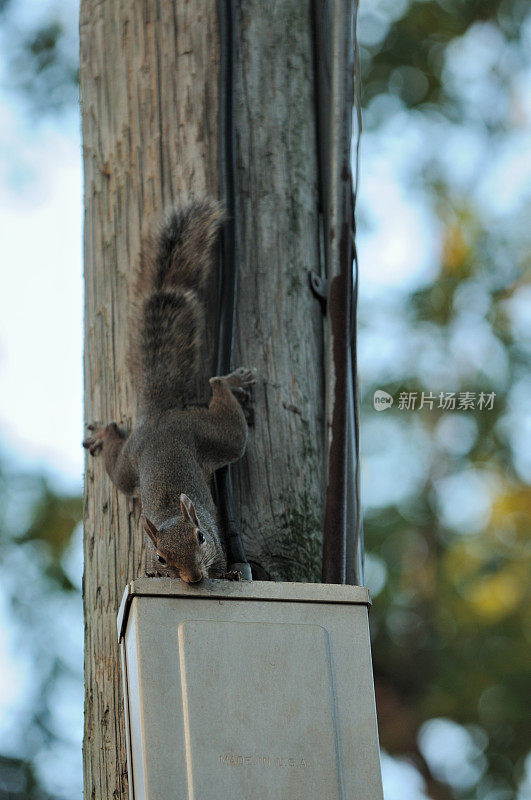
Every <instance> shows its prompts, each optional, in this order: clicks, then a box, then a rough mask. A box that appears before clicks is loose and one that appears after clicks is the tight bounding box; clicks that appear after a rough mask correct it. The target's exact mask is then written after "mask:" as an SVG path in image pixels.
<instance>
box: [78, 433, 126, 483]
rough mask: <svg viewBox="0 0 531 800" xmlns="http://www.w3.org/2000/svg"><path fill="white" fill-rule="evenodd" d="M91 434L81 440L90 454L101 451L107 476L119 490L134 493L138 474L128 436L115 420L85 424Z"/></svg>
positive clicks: (93, 454)
mask: <svg viewBox="0 0 531 800" xmlns="http://www.w3.org/2000/svg"><path fill="white" fill-rule="evenodd" d="M87 429H88V430H89V431H90V432H91V434H92V435H91V436H89V437H87V438H86V439H85V441H84V442H83V447H84V448H85V449H87V450H88V451H89V453H90V455H91V456H97V455H98V453H100V452H103V461H104V463H105V469H106V470H107V474H108V475H109V478H110V479H111V480H112V482H113V483H114V485H115V486H116V487H117V488H118V489H120V491H121V492H123V493H124V494H128V495H135V494H136V492H137V489H138V475H137V472H136V470H135V468H134V467H133V464H132V462H131V458H130V454H129V446H130V441H131V440H130V437H129V436H128V435H127V434H126V433H123V432H122V431H121V430H120V429H119V428H118V425H117V424H116V423H115V422H111V423H110V424H109V425H98V424H96V423H94V424H91V425H87Z"/></svg>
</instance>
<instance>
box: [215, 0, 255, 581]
mask: <svg viewBox="0 0 531 800" xmlns="http://www.w3.org/2000/svg"><path fill="white" fill-rule="evenodd" d="M218 11H219V32H220V84H219V89H220V91H219V95H220V103H219V156H218V161H219V184H220V194H221V197H222V199H223V201H224V203H225V208H226V209H227V219H226V220H225V223H224V225H223V227H222V230H221V248H220V286H219V328H218V352H217V374H218V375H225V374H227V373H228V372H230V371H231V369H232V355H233V349H234V326H235V320H236V299H237V292H238V230H237V213H236V197H237V191H236V132H235V128H234V83H235V78H234V73H235V65H236V37H235V24H236V23H235V3H234V0H219V5H218ZM214 479H215V487H216V500H217V505H218V509H219V513H220V517H221V522H222V525H223V528H224V530H225V535H226V544H227V556H228V559H227V560H228V567H229V571H233V572H239V573H240V576H241V578H242V579H244V580H252V575H251V567H250V566H249V563H248V561H247V558H246V555H245V549H244V546H243V541H242V534H241V529H240V525H239V521H238V515H237V512H236V505H235V502H234V494H233V486H232V475H231V468H230V465H229V466H227V467H222V469H219V470H217V471H216V473H215V476H214Z"/></svg>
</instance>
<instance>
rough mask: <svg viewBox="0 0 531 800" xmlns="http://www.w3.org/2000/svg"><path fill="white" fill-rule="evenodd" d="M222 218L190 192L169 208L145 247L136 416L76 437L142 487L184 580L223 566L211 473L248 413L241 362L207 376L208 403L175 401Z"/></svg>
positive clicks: (197, 328) (166, 559)
mask: <svg viewBox="0 0 531 800" xmlns="http://www.w3.org/2000/svg"><path fill="white" fill-rule="evenodd" d="M222 219H223V209H222V207H221V206H220V204H219V203H218V202H217V201H215V200H211V199H205V200H201V201H194V202H191V203H189V204H187V205H186V206H182V207H180V208H177V209H175V210H174V211H173V212H172V214H171V215H170V216H169V217H168V218H167V220H166V222H165V223H164V225H163V226H162V228H161V229H160V231H159V233H158V234H157V235H155V236H153V237H151V239H150V240H149V241H148V243H147V246H146V247H144V249H143V252H142V256H141V265H140V270H139V274H138V279H137V284H136V292H135V303H134V309H133V314H132V317H131V319H132V335H131V342H130V354H129V367H130V370H131V376H132V382H133V385H134V387H135V390H136V393H137V400H138V406H139V408H138V411H139V423H138V425H137V427H136V428H135V429H134V430H133V432H132V433H131V435H129V436H128V435H127V434H125V433H124V432H122V431H120V430H119V429H118V427H117V425H116V424H115V423H110V424H109V425H99V424H97V423H94V424H92V425H89V426H88V427H89V430H90V431H91V435H89V437H88V438H87V439H86V440H85V441H84V442H83V445H84V447H86V448H87V449H88V450H89V452H90V453H91V455H93V456H94V455H97V454H98V453H99V452H100V451H101V452H103V457H104V463H105V468H106V470H107V472H108V474H109V476H110V478H111V480H112V481H113V483H114V484H115V485H116V486H117V487H118V488H119V489H120V490H121V491H123V492H124V493H125V494H129V495H138V496H140V500H141V503H142V511H143V522H144V527H145V529H146V532H147V533H148V535H149V537H150V539H151V541H152V543H153V546H154V547H155V550H156V553H157V557H158V558H159V561H160V559H162V561H161V562H160V566H158V574H169V575H171V576H175V577H176V576H181V577H182V578H183V579H184V580H186V581H188V582H190V583H194V582H196V581H197V580H201V578H203V577H207V576H211V577H214V576H217V577H221V576H222V575H224V573H225V572H226V568H227V563H226V554H225V548H224V545H223V542H222V537H221V535H220V531H219V525H218V521H217V515H216V508H215V506H214V503H213V500H212V496H211V492H210V479H211V475H212V472H213V471H214V470H215V469H218V468H219V467H221V466H223V465H225V464H229V463H231V462H233V461H236V460H237V459H239V458H240V457H241V456H242V455H243V453H244V451H245V446H246V442H247V423H246V421H245V416H244V414H243V411H242V409H241V406H240V404H239V402H238V400H237V399H236V396H235V395H237V396H238V398H239V399H248V397H249V389H250V387H251V385H252V383H253V382H254V380H253V377H252V374H251V373H250V371H249V370H245V369H239V370H236V371H235V372H233V373H231V374H230V375H226V376H221V377H216V378H211V379H210V384H211V387H212V394H213V397H212V399H211V401H210V405H209V407H208V408H199V407H190V408H186V409H183V398H184V397H185V395H186V393H187V392H188V391H189V389H190V388H191V387H192V386H193V384H194V380H195V378H196V376H197V373H198V369H199V348H200V345H201V341H202V336H203V331H204V313H203V307H202V304H201V299H200V295H199V293H200V290H201V288H202V287H203V286H204V284H205V281H206V278H207V277H208V274H209V271H210V269H211V268H212V246H213V244H214V242H215V240H216V236H217V233H218V230H219V226H220V224H221V221H222Z"/></svg>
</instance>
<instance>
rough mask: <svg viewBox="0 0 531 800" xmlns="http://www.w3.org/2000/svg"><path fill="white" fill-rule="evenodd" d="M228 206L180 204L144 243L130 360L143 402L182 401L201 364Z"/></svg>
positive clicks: (166, 404) (170, 404) (165, 404)
mask: <svg viewBox="0 0 531 800" xmlns="http://www.w3.org/2000/svg"><path fill="white" fill-rule="evenodd" d="M222 219H223V208H222V206H221V205H220V204H219V203H218V202H217V201H216V200H212V199H208V198H207V199H205V200H199V201H194V202H191V203H189V204H188V205H186V206H181V207H180V208H177V209H175V210H174V211H173V212H172V213H171V214H170V216H169V217H168V218H167V220H166V222H165V223H164V225H163V226H162V228H161V230H160V231H159V233H158V235H156V236H153V237H152V238H151V239H150V241H149V242H148V245H147V247H145V248H144V249H143V252H142V257H141V264H140V271H139V275H138V281H137V286H136V302H135V308H134V313H133V317H132V336H131V348H130V354H129V365H130V369H131V372H132V376H133V381H134V385H135V388H136V390H137V392H138V393H139V396H138V400H139V403H140V406H141V407H143V408H146V407H150V408H152V409H153V408H154V409H158V410H161V411H164V410H166V409H169V408H174V407H176V406H179V405H180V403H181V402H182V399H183V396H184V395H185V394H186V392H187V391H188V390H189V389H190V388H191V387H192V386H193V382H194V379H195V377H196V375H197V372H198V368H199V351H200V346H201V341H202V336H203V328H204V320H203V308H202V305H201V302H200V299H199V297H198V290H200V289H201V288H202V287H203V285H204V283H205V280H206V278H207V276H208V274H209V271H210V269H211V265H212V246H213V244H214V242H215V240H216V236H217V233H218V230H219V227H220V225H221V222H222Z"/></svg>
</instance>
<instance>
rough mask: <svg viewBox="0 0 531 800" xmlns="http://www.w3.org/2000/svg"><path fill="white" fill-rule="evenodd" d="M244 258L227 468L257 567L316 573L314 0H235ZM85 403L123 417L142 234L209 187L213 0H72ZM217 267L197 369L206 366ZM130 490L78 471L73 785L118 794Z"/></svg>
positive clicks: (320, 473)
mask: <svg viewBox="0 0 531 800" xmlns="http://www.w3.org/2000/svg"><path fill="white" fill-rule="evenodd" d="M237 17H238V19H237V22H238V29H239V32H238V34H237V36H238V51H239V60H238V68H237V87H236V98H237V99H236V126H237V147H238V152H237V156H238V181H239V196H238V213H239V215H240V227H239V235H240V248H241V260H240V263H241V273H240V279H239V300H238V323H237V330H236V352H235V359H234V361H235V365H236V366H238V365H240V364H241V365H247V366H253V367H255V368H256V370H257V375H258V383H257V386H256V391H255V425H254V428H253V429H252V431H251V435H250V444H249V448H248V453H247V455H246V457H245V459H244V460H243V461H242V462H241V463H240V464H238V465H236V467H235V469H234V481H235V488H236V500H237V503H238V507H239V509H240V516H241V520H242V526H243V531H244V538H245V542H246V546H247V549H248V554H249V556H250V558H251V559H252V560H253V561H254V563H255V565H258V569H257V571H256V576H257V577H260V576H262V577H268V578H272V579H277V580H278V579H284V580H319V574H320V562H321V543H322V540H321V525H322V514H323V503H324V467H323V440H324V434H323V413H324V410H323V402H324V399H323V395H324V391H323V380H322V354H323V344H322V316H321V310H320V305H319V303H318V302H317V300H316V299H315V298H314V297H313V295H312V294H311V292H310V290H309V287H308V278H307V272H308V270H310V269H316V270H317V271H319V234H318V213H317V204H318V197H317V157H316V145H315V116H314V94H313V64H312V31H311V13H310V3H309V0H275V1H274V2H271V3H261V2H259V0H242V1H241V2H240V3H239V4H238V15H237ZM80 26H81V27H80V30H81V103H82V126H83V158H84V177H85V253H84V258H85V286H86V296H85V418H86V421H87V422H91V421H95V420H96V421H101V422H109V421H112V420H116V421H117V422H118V423H119V424H121V425H123V426H125V427H127V428H130V427H131V426H132V425H133V424H134V421H135V394H134V391H133V387H132V386H131V384H130V381H129V377H128V374H127V371H126V352H127V329H128V316H129V303H130V298H131V296H132V288H133V282H134V277H135V272H136V268H137V266H138V260H139V252H140V245H141V241H142V238H143V237H144V236H146V235H147V234H148V233H149V232H150V231H151V230H152V229H153V226H154V225H156V224H157V222H158V220H159V219H160V217H161V214H162V213H163V211H164V210H165V209H167V208H168V207H170V206H171V205H173V204H175V203H176V202H178V200H179V198H185V197H188V196H190V194H195V195H196V196H201V195H204V194H212V195H214V196H218V166H217V160H218V152H217V143H218V130H217V123H218V78H219V74H218V72H219V41H218V17H217V2H216V0H193V2H191V1H190V0H82V3H81V20H80ZM216 288H217V286H216V278H215V276H214V277H213V279H212V281H211V284H210V285H209V287H208V291H207V295H208V309H209V312H208V317H207V318H208V320H209V323H208V325H207V329H208V330H207V341H206V343H205V348H204V352H203V356H202V361H203V365H204V369H203V370H202V373H203V378H204V379H203V381H202V382H201V383H200V384H199V385H198V387H197V397H198V399H203V398H204V397H205V396H206V394H207V390H208V384H207V379H208V377H209V376H210V375H211V374H212V370H213V364H214V347H215V339H216V332H217V320H216V314H215V312H214V308H215V302H216ZM138 519H139V508H138V504H137V503H136V502H133V501H132V500H130V499H127V498H125V497H124V496H122V495H119V494H118V492H117V491H116V490H115V489H114V487H113V486H112V484H111V482H110V480H109V479H108V477H107V476H106V474H105V472H104V468H103V463H102V461H101V459H96V460H91V459H90V458H88V459H87V464H86V482H85V538H84V551H85V575H84V607H85V646H86V650H85V654H86V655H85V678H86V701H85V739H84V779H85V798H86V799H87V800H88V798H90V799H91V800H92V798H94V799H95V800H96V798H97V800H100V798H102V800H110V798H113V799H114V798H116V800H118V798H124V799H125V798H126V797H127V791H128V787H127V774H126V757H125V733H124V727H123V712H122V702H123V700H122V690H121V674H120V667H119V656H118V647H117V643H116V627H115V626H116V613H117V610H118V605H119V602H120V598H121V595H122V592H123V589H124V587H125V585H126V583H127V582H128V581H130V580H132V579H133V578H136V577H138V576H141V575H142V574H143V573H144V568H145V546H144V541H143V536H142V533H141V530H140V527H139V522H138Z"/></svg>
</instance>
